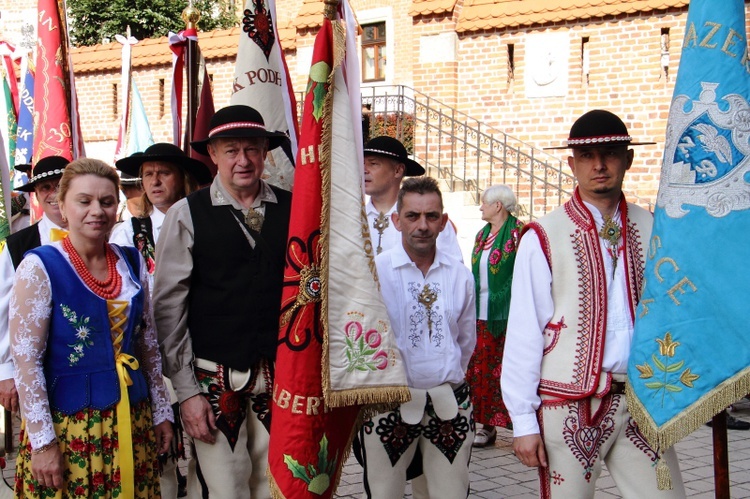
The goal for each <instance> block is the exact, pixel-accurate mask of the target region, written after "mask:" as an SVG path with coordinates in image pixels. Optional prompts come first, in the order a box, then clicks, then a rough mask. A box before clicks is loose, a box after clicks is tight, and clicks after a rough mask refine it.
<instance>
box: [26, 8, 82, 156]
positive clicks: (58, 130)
mask: <svg viewBox="0 0 750 499" xmlns="http://www.w3.org/2000/svg"><path fill="white" fill-rule="evenodd" d="M61 3H62V2H61V1H60V2H58V0H39V3H38V8H39V12H38V16H39V17H38V24H37V37H38V42H37V54H36V80H35V81H34V110H35V115H36V117H37V123H36V124H35V127H34V128H35V132H34V155H33V159H32V164H36V163H37V161H39V160H40V159H42V158H46V157H47V156H62V157H65V158H68V159H70V160H73V159H76V158H77V157H78V156H80V155H83V151H82V149H83V142H82V140H81V136H80V133H79V130H80V127H79V126H78V116H77V113H76V107H77V106H76V105H75V83H74V81H73V77H72V70H71V68H70V59H69V57H68V55H69V51H68V40H67V26H66V23H65V17H64V12H65V9H64V4H63V5H61ZM61 12H62V13H63V14H62V17H61V14H60V13H61ZM71 102H72V103H73V105H71ZM71 110H72V111H73V113H71Z"/></svg>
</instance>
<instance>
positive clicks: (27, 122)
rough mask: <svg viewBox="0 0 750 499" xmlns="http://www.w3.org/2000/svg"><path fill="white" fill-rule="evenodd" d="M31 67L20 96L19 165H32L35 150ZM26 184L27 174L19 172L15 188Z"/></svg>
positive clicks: (17, 149)
mask: <svg viewBox="0 0 750 499" xmlns="http://www.w3.org/2000/svg"><path fill="white" fill-rule="evenodd" d="M30 66H31V64H29V65H28V66H27V67H26V73H25V74H24V75H23V87H22V89H21V91H20V95H19V106H18V131H17V136H16V162H15V164H17V165H29V164H31V155H32V152H33V148H34V72H33V71H32V69H31V67H30ZM26 182H28V178H27V177H26V174H23V173H21V172H19V171H17V172H16V175H15V177H14V178H13V184H14V187H19V186H21V185H23V184H25V183H26Z"/></svg>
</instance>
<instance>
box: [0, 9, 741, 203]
mask: <svg viewBox="0 0 750 499" xmlns="http://www.w3.org/2000/svg"><path fill="white" fill-rule="evenodd" d="M302 1H303V0H292V1H290V2H283V3H280V4H281V5H283V10H282V11H280V12H279V22H280V23H283V22H286V21H287V20H292V21H293V19H294V17H295V15H296V12H297V11H298V10H299V8H300V6H301V5H302ZM26 3H32V2H29V0H21V1H19V2H18V5H19V7H18V9H17V10H18V12H16V14H19V13H20V12H21V11H23V10H24V9H27V8H28V6H27V5H26ZM351 3H352V6H353V8H354V9H355V11H356V12H357V13H358V14H359V15H361V16H363V17H366V13H367V12H372V11H377V12H381V11H385V10H387V11H388V12H389V14H388V16H389V18H390V21H391V22H392V30H391V32H390V36H389V41H391V42H392V45H393V52H392V54H393V59H395V60H390V59H389V60H388V61H387V71H388V72H389V74H390V76H389V81H388V83H392V84H400V85H406V86H411V87H413V88H414V89H415V90H416V91H417V92H420V93H422V94H425V95H427V96H430V97H431V98H432V99H437V100H439V101H442V102H443V103H445V104H447V105H449V106H454V107H455V108H456V109H457V111H459V112H462V113H465V114H467V115H469V116H471V117H472V118H474V119H476V120H478V121H480V122H482V123H483V125H482V126H483V128H492V129H496V130H498V131H500V132H504V133H507V134H509V135H510V136H513V137H515V138H517V139H520V141H522V142H524V143H527V144H529V145H530V146H534V147H537V148H541V147H546V146H551V145H558V144H561V143H562V141H563V140H564V139H565V138H566V137H567V134H568V131H569V128H570V125H571V124H572V122H573V121H574V120H575V118H576V117H578V116H579V115H580V114H582V113H583V112H585V111H587V110H589V109H593V108H607V109H610V110H612V111H613V112H615V113H617V114H618V115H620V116H621V117H622V118H623V120H624V121H625V122H626V124H627V125H628V127H629V130H630V132H631V134H632V135H633V136H634V137H635V138H636V139H637V140H641V141H655V142H657V144H656V145H652V146H643V147H638V148H637V149H636V156H635V162H634V166H633V168H632V169H631V171H630V172H629V174H628V175H627V177H626V183H625V189H626V191H628V192H629V193H630V194H634V195H636V196H637V197H638V198H639V202H640V203H641V204H644V205H647V204H648V203H649V202H653V201H654V199H655V196H656V191H657V188H658V178H659V170H660V165H661V160H662V158H661V152H662V148H663V143H664V133H665V126H666V119H667V115H668V112H669V104H670V99H671V96H672V90H673V86H674V81H675V78H676V76H677V68H678V63H679V53H680V49H681V45H682V38H683V36H684V31H685V21H686V16H687V9H686V8H683V9H670V10H666V11H660V12H655V13H653V12H652V13H647V14H641V15H621V16H614V17H608V18H604V19H594V20H587V21H581V22H567V23H556V24H550V25H544V26H532V27H524V28H514V29H504V30H491V31H485V32H479V33H462V34H457V35H456V34H455V28H456V19H457V16H458V15H459V13H460V8H461V6H462V4H463V2H462V1H460V0H459V1H458V2H457V7H456V10H455V11H454V12H452V13H450V14H448V15H428V16H418V17H417V18H414V19H413V18H411V17H410V16H409V15H408V11H409V9H410V8H411V1H410V0H399V1H394V0H353V1H352V2H351ZM9 9H10V11H11V13H10V14H8V12H9ZM378 9H380V10H378ZM388 9H390V10H388ZM13 12H15V11H13V9H12V8H10V7H8V8H5V9H4V10H2V13H3V19H8V20H9V21H8V23H7V24H5V25H0V27H2V29H3V31H2V32H0V33H2V34H3V36H5V37H6V39H10V40H11V41H12V40H13V39H12V35H13V33H12V30H10V31H9V28H12V27H16V25H17V24H18V23H17V22H16V18H17V17H18V15H15V16H14V15H11V14H12V13H13ZM6 14H8V15H6ZM19 15H20V14H19ZM749 17H750V16H749ZM11 20H12V22H11ZM664 30H668V31H669V38H670V46H669V58H668V61H669V66H668V71H667V72H666V73H665V72H664V71H663V69H662V66H661V64H662V53H661V46H660V44H661V40H662V33H663V31H664ZM315 32H316V30H298V31H297V39H296V48H295V49H293V50H290V51H287V52H286V57H287V63H288V66H289V69H290V72H291V76H292V81H293V85H294V88H295V90H296V91H297V92H299V91H301V90H303V89H304V87H305V84H306V81H307V76H306V75H305V74H298V71H297V58H298V57H300V56H301V55H300V54H303V53H305V50H309V47H311V46H312V44H313V40H314V36H315ZM451 33H453V35H452V36H454V37H455V40H456V42H455V47H456V54H457V57H456V58H455V60H454V59H453V58H452V57H445V58H444V60H441V59H439V58H438V59H437V60H436V58H435V57H434V56H435V54H421V53H420V47H421V46H422V45H421V42H422V40H423V39H424V38H423V37H440V36H446V34H451ZM545 33H557V34H563V35H564V36H566V37H567V39H568V40H569V43H570V45H569V53H568V57H567V61H566V63H567V76H568V87H567V91H566V92H565V95H564V96H561V97H540V98H530V97H528V96H527V92H526V87H525V77H526V71H528V68H529V64H530V61H528V60H527V42H528V40H529V39H530V37H534V36H538V35H542V34H545ZM584 38H586V39H587V44H586V45H587V48H588V53H589V74H588V78H586V77H585V76H584V75H582V60H581V50H582V49H581V44H582V40H583V39H584ZM509 44H512V45H513V49H514V52H513V62H514V66H515V70H514V73H513V74H512V75H510V74H509V70H508V66H509V58H508V46H509ZM424 47H426V49H427V50H429V44H427V45H424ZM421 56H431V57H421ZM424 61H428V62H424ZM233 70H234V59H233V58H223V59H219V60H211V61H209V73H210V74H211V75H212V76H213V91H214V99H215V103H216V106H217V107H223V106H224V105H226V104H227V103H228V102H229V96H230V93H231V83H232V75H233ZM135 79H136V82H137V84H138V86H139V90H140V91H141V94H142V96H143V99H144V102H145V104H146V111H147V114H148V118H149V121H150V124H151V128H152V133H153V135H154V138H155V139H156V140H158V141H164V140H170V139H171V133H172V132H171V113H170V108H169V95H170V89H171V67H169V66H168V65H165V66H159V67H138V68H136V69H135ZM117 83H119V72H117V71H114V72H99V73H83V74H81V73H79V74H78V75H77V85H78V92H79V100H80V103H81V115H82V125H83V129H84V138H85V140H86V141H89V142H97V141H112V140H115V139H116V135H117V127H118V120H117V116H116V113H113V85H114V84H117ZM118 102H119V101H118ZM442 140H448V139H442ZM416 142H417V143H416V144H415V147H419V143H418V141H416ZM552 153H553V154H552V155H550V156H548V158H549V159H550V160H551V161H561V160H562V161H564V160H565V157H566V156H567V154H566V152H565V151H552ZM534 154H535V155H542V157H544V156H543V153H540V152H539V151H535V152H534ZM452 159H454V160H455V158H452ZM489 168H490V165H489V164H483V165H480V168H479V170H480V171H479V173H478V174H474V175H475V177H477V178H475V179H474V181H476V182H478V183H479V184H480V187H483V186H484V185H482V182H484V184H487V183H491V182H494V181H496V179H495V178H494V177H490V176H489V173H488V172H489ZM492 168H493V169H495V170H497V168H498V166H497V165H496V164H493V165H492ZM505 173H506V174H508V172H505ZM512 173H513V172H510V174H511V178H510V180H508V179H507V178H506V179H505V181H508V182H515V184H516V185H518V189H519V190H524V189H526V190H528V186H526V187H524V185H521V184H524V182H525V180H524V179H523V178H522V177H518V176H513V175H512ZM545 197H546V196H542V198H545ZM536 202H539V197H537V201H534V203H536Z"/></svg>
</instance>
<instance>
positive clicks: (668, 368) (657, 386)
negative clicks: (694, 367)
mask: <svg viewBox="0 0 750 499" xmlns="http://www.w3.org/2000/svg"><path fill="white" fill-rule="evenodd" d="M655 341H656V342H657V343H658V344H659V356H661V357H662V359H663V360H662V359H660V358H659V357H658V356H657V355H656V354H655V353H654V354H651V360H652V361H653V362H654V365H655V366H656V369H658V370H659V371H661V373H663V375H662V376H661V380H658V379H656V378H655V373H654V369H653V368H652V367H651V365H650V364H649V363H648V362H644V363H643V364H641V365H636V366H635V367H636V368H637V369H638V371H639V372H640V373H641V375H640V376H639V378H640V379H644V380H645V379H652V378H654V380H653V381H648V382H644V385H645V386H646V388H648V389H650V390H654V391H655V393H654V395H659V394H661V405H662V407H664V399H665V398H666V396H667V394H670V393H677V392H681V391H682V387H681V386H680V385H678V384H677V383H678V382H679V383H681V384H682V385H684V386H686V387H687V388H693V381H695V380H696V379H698V378H700V375H698V374H694V373H692V372H690V368H689V367H687V368H685V369H684V370H682V373H680V375H679V377H678V378H677V380H675V379H674V378H675V376H676V375H677V373H678V372H679V371H680V370H681V369H682V368H683V367H684V366H685V361H684V360H680V361H678V362H674V363H672V362H671V361H670V359H671V358H673V357H674V356H675V353H676V351H677V347H678V346H680V342H679V341H674V340H673V339H672V333H670V332H667V333H666V334H665V335H664V339H661V338H656V340H655Z"/></svg>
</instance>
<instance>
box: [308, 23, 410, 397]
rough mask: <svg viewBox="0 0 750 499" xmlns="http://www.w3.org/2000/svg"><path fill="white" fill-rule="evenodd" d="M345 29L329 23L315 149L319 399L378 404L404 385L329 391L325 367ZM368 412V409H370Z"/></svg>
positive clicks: (402, 391)
mask: <svg viewBox="0 0 750 499" xmlns="http://www.w3.org/2000/svg"><path fill="white" fill-rule="evenodd" d="M345 36H346V35H345V30H344V28H343V26H342V25H341V24H340V23H338V22H334V23H333V53H334V65H333V68H332V69H331V73H330V75H329V76H328V82H327V84H328V92H327V93H326V96H325V100H324V101H323V116H325V117H326V118H325V120H324V122H323V126H322V131H321V141H320V150H319V161H320V174H321V196H322V207H321V212H320V248H321V255H320V282H321V296H322V297H323V299H322V300H321V314H320V315H321V318H322V320H321V322H322V329H323V352H322V359H321V364H322V369H321V373H322V384H323V399H324V401H325V405H326V406H328V407H345V406H352V405H369V404H378V405H379V406H380V407H385V406H388V405H389V404H398V403H402V402H406V401H408V400H410V398H411V395H410V393H409V389H408V388H407V387H406V386H370V387H366V388H357V389H349V390H339V391H334V390H331V374H330V368H329V361H330V357H329V355H330V345H329V334H330V330H329V324H328V321H327V320H326V318H327V317H328V278H329V258H330V253H329V247H328V246H329V234H330V210H331V206H330V198H331V142H332V133H333V132H332V130H331V126H332V123H331V117H332V116H333V94H334V86H335V75H336V71H337V69H338V68H339V67H340V66H341V64H342V63H343V62H344V56H345V55H346V41H345ZM370 412H372V411H370Z"/></svg>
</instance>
